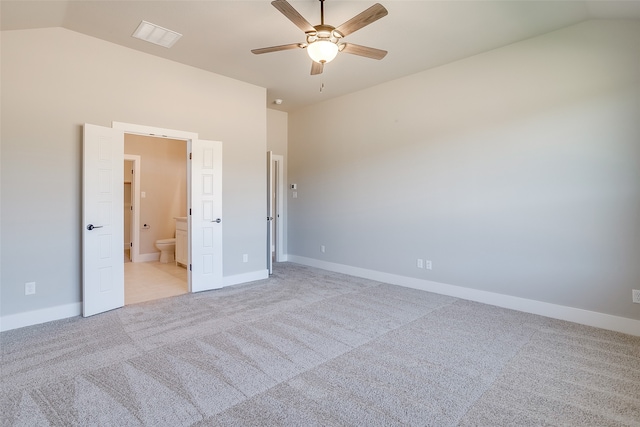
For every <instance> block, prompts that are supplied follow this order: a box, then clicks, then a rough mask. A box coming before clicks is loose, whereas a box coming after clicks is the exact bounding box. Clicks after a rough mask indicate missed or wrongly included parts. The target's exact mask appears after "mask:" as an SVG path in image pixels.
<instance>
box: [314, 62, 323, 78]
mask: <svg viewBox="0 0 640 427" xmlns="http://www.w3.org/2000/svg"><path fill="white" fill-rule="evenodd" d="M322 70H324V64H322V63H320V62H316V61H311V75H312V76H315V75H316V74H322Z"/></svg>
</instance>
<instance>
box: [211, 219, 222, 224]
mask: <svg viewBox="0 0 640 427" xmlns="http://www.w3.org/2000/svg"><path fill="white" fill-rule="evenodd" d="M211 222H217V223H218V224H220V223H221V222H222V220H221V219H220V218H216V219H214V220H213V221H211Z"/></svg>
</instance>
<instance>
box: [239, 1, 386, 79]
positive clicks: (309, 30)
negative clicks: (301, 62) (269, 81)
mask: <svg viewBox="0 0 640 427" xmlns="http://www.w3.org/2000/svg"><path fill="white" fill-rule="evenodd" d="M271 4H272V5H273V6H274V7H275V8H276V9H278V10H279V11H280V12H281V13H282V14H283V15H284V16H286V17H287V18H288V19H289V20H290V21H291V22H293V23H294V24H295V25H296V26H297V27H298V28H300V29H301V30H302V31H304V33H305V35H306V42H304V43H291V44H285V45H280V46H271V47H263V48H261V49H253V50H252V51H251V52H253V53H255V54H256V55H259V54H262V53H269V52H278V51H281V50H289V49H296V48H300V49H307V53H308V54H309V57H310V58H311V59H312V60H313V62H312V63H311V75H314V74H320V73H322V70H323V69H324V64H326V63H327V62H330V61H332V60H333V59H334V58H335V57H336V55H338V52H345V53H350V54H352V55H359V56H364V57H366V58H372V59H382V58H384V57H385V55H386V54H387V51H386V50H381V49H374V48H372V47H367V46H360V45H357V44H353V43H344V42H342V38H343V37H346V36H348V35H349V34H351V33H353V32H355V31H357V30H359V29H360V28H363V27H365V26H367V25H369V24H371V23H372V22H375V21H377V20H378V19H380V18H382V17H384V16H386V15H387V13H388V12H387V9H385V8H384V6H382V5H381V4H380V3H376V4H374V5H373V6H371V7H370V8H368V9H367V10H365V11H363V12H361V13H359V14H358V15H356V16H354V17H353V18H351V19H349V20H348V21H347V22H345V23H344V24H342V25H340V26H338V27H333V26H331V25H326V24H325V23H324V0H320V24H319V25H311V24H310V23H309V22H308V21H307V20H306V19H304V17H303V16H302V15H300V13H298V11H297V10H295V9H294V8H293V6H291V5H290V4H289V3H288V2H287V1H286V0H274V1H272V2H271Z"/></svg>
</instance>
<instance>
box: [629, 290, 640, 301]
mask: <svg viewBox="0 0 640 427" xmlns="http://www.w3.org/2000/svg"><path fill="white" fill-rule="evenodd" d="M631 301H633V302H635V303H636V304H640V289H632V290H631Z"/></svg>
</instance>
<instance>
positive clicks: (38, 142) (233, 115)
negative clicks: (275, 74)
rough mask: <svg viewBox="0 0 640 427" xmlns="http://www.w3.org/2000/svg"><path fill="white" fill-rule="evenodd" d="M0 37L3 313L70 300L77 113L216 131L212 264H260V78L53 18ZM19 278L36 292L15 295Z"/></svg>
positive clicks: (62, 307)
mask: <svg viewBox="0 0 640 427" xmlns="http://www.w3.org/2000/svg"><path fill="white" fill-rule="evenodd" d="M0 42H1V46H0V47H1V49H0V55H1V76H0V79H1V81H0V83H1V87H2V93H1V112H0V114H1V121H2V129H1V140H2V165H1V166H2V167H1V174H2V177H1V185H2V189H1V191H2V192H1V194H2V212H1V220H0V221H1V223H0V227H1V229H2V242H1V245H2V251H1V253H2V259H1V265H2V272H1V280H2V282H1V288H0V296H1V306H0V310H1V312H2V316H3V317H4V316H8V315H13V314H19V313H27V312H32V311H35V310H45V313H54V314H58V313H62V314H64V313H70V312H73V310H77V309H78V307H79V303H80V301H81V276H82V270H81V265H82V264H81V256H82V251H81V233H82V230H83V228H82V224H81V212H82V203H81V202H82V200H81V194H82V193H81V190H82V125H83V123H92V124H96V125H101V126H111V123H112V121H117V122H124V123H134V124H140V125H146V126H155V127H160V128H165V129H176V130H182V131H187V132H195V133H198V134H199V137H200V138H203V139H210V140H218V141H222V142H223V221H224V223H223V224H224V228H223V248H224V254H223V257H224V267H223V274H224V276H225V277H227V276H235V275H243V274H249V275H250V274H253V273H255V272H263V271H264V269H265V268H266V253H265V252H266V251H265V250H264V243H265V241H266V230H265V226H264V216H265V201H264V198H265V186H264V185H265V184H264V183H265V176H266V165H265V152H266V151H267V144H266V128H267V119H266V108H265V105H266V100H265V97H266V90H265V89H264V88H260V87H257V86H254V85H250V84H247V83H243V82H240V81H237V80H233V79H230V78H226V77H223V76H219V75H216V74H212V73H209V72H206V71H203V70H200V69H197V68H193V67H188V66H185V65H182V64H178V63H176V62H173V61H169V60H164V59H161V58H157V57H154V56H151V55H147V54H144V53H140V52H138V51H135V50H132V49H127V48H124V47H121V46H117V45H115V44H111V43H107V42H104V41H102V40H99V39H95V38H91V37H87V36H84V35H81V34H79V33H75V32H73V31H69V30H65V29H62V28H46V29H35V30H21V31H3V32H2V36H1V41H0ZM243 254H249V262H247V263H243V262H242V255H243ZM30 281H35V282H36V283H37V293H36V295H31V296H25V295H24V283H25V282H30Z"/></svg>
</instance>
